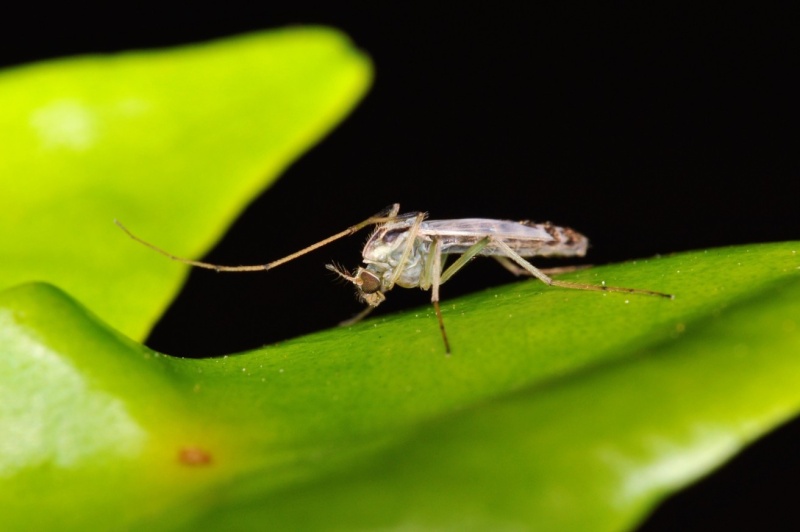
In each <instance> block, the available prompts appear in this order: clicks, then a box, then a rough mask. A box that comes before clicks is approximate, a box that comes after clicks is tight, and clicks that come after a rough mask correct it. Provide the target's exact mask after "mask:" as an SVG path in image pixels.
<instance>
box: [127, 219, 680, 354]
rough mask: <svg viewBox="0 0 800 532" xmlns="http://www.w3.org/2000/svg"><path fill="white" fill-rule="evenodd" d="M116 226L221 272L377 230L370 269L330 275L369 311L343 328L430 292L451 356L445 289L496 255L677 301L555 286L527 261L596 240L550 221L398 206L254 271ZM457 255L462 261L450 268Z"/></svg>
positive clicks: (517, 269)
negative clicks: (395, 299) (399, 291)
mask: <svg viewBox="0 0 800 532" xmlns="http://www.w3.org/2000/svg"><path fill="white" fill-rule="evenodd" d="M114 222H115V223H116V224H117V225H118V226H119V227H120V228H121V229H122V230H123V231H125V232H126V233H127V234H128V236H130V237H131V238H132V239H134V240H135V241H137V242H139V243H141V244H144V245H145V246H147V247H149V248H151V249H153V250H155V251H157V252H159V253H161V254H162V255H166V256H167V257H169V258H170V259H172V260H175V261H178V262H182V263H185V264H190V265H192V266H196V267H198V268H205V269H209V270H215V271H218V272H254V271H267V270H271V269H273V268H276V267H278V266H280V265H282V264H285V263H287V262H289V261H292V260H294V259H296V258H298V257H301V256H302V255H305V254H306V253H309V252H311V251H314V250H316V249H318V248H321V247H323V246H325V245H327V244H330V243H331V242H333V241H335V240H338V239H340V238H344V237H346V236H350V235H352V234H354V233H356V232H358V231H360V230H361V229H364V228H365V227H368V226H371V225H375V226H377V228H376V229H375V231H374V232H373V233H372V235H371V236H370V237H369V239H368V240H367V243H366V245H365V246H364V250H363V251H362V257H363V262H364V265H363V266H358V267H357V268H356V269H355V270H354V271H352V272H350V271H347V270H346V269H344V268H342V267H340V266H336V265H334V264H328V265H326V268H327V269H328V270H330V271H332V272H334V273H336V275H338V276H339V277H341V278H342V279H345V280H346V281H348V282H350V283H352V284H353V285H354V286H355V287H356V292H357V294H358V296H359V298H360V299H361V301H363V302H364V303H366V305H367V306H366V308H365V309H364V310H363V311H362V312H361V313H359V314H358V315H356V316H354V317H353V318H352V319H350V320H347V321H345V322H342V325H349V324H352V323H355V322H357V321H359V320H361V319H363V318H364V317H365V316H367V315H368V314H369V313H370V312H371V311H372V310H373V309H375V308H376V307H377V306H378V305H380V304H381V303H382V302H384V301H385V300H386V295H385V294H386V292H388V291H390V290H391V289H392V288H394V286H395V285H397V286H401V287H403V288H421V289H422V290H430V291H431V303H432V304H433V308H434V311H435V313H436V318H437V320H438V322H439V329H440V331H441V334H442V340H443V341H444V347H445V352H446V353H448V354H449V353H450V342H449V340H448V338H447V332H446V330H445V326H444V320H443V319H442V312H441V309H440V307H439V287H440V286H441V285H443V284H444V283H446V282H447V281H448V280H450V278H451V277H453V275H455V274H456V273H458V272H459V271H460V270H461V269H462V268H463V267H464V266H466V265H467V263H468V262H470V261H471V260H472V259H473V258H475V257H476V256H478V255H482V256H490V257H492V258H494V259H495V260H497V261H498V262H499V263H500V264H501V265H502V266H503V267H505V268H506V269H507V270H509V271H511V272H512V273H513V274H515V275H530V276H533V277H536V278H537V279H539V280H540V281H542V282H544V283H545V284H547V285H550V286H558V287H562V288H572V289H578V290H595V291H600V292H625V293H629V294H640V295H647V296H659V297H665V298H669V299H672V298H673V296H672V295H670V294H665V293H662V292H654V291H651V290H640V289H637V288H622V287H618V286H606V285H605V284H603V285H593V284H585V283H575V282H570V281H560V280H557V279H553V278H552V277H550V276H549V275H547V273H545V271H543V270H540V269H539V268H536V267H535V266H533V265H532V264H531V263H530V262H528V261H527V260H526V259H525V257H538V256H541V257H555V256H559V257H582V256H584V255H585V254H586V248H587V247H588V244H589V241H588V239H587V238H586V237H585V236H583V235H582V234H580V233H578V232H577V231H574V230H572V229H570V228H568V227H559V226H556V225H553V224H551V223H549V222H548V223H533V222H530V221H521V222H512V221H506V220H493V219H486V218H462V219H456V220H428V219H427V214H426V213H423V212H409V213H405V214H400V205H399V204H398V203H395V204H394V205H391V206H389V207H387V208H386V209H384V210H383V211H381V212H379V213H378V214H376V215H374V216H371V217H369V218H367V219H366V220H364V221H363V222H360V223H358V224H356V225H353V226H350V227H348V228H347V229H345V230H344V231H341V232H339V233H336V234H335V235H332V236H329V237H328V238H326V239H324V240H320V241H319V242H317V243H315V244H312V245H310V246H308V247H305V248H303V249H301V250H300V251H297V252H295V253H292V254H291V255H287V256H285V257H283V258H281V259H278V260H276V261H273V262H270V263H268V264H257V265H251V266H222V265H218V264H210V263H207V262H200V261H196V260H189V259H184V258H181V257H177V256H175V255H172V254H171V253H168V252H167V251H164V250H163V249H161V248H158V247H156V246H154V245H153V244H151V243H149V242H146V241H145V240H142V239H141V238H139V237H138V236H136V235H134V234H133V233H132V232H131V231H129V230H128V229H127V228H126V227H125V226H123V225H122V224H121V223H120V222H119V221H117V220H114ZM450 255H459V257H458V258H457V259H456V260H455V261H453V263H452V264H450V265H449V266H447V267H445V266H446V262H447V259H448V258H449V256H450Z"/></svg>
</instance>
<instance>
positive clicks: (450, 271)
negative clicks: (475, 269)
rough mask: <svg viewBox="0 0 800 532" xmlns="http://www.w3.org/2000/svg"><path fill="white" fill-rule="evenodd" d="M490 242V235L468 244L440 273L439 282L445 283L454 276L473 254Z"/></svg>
mask: <svg viewBox="0 0 800 532" xmlns="http://www.w3.org/2000/svg"><path fill="white" fill-rule="evenodd" d="M490 242H491V237H489V236H485V237H483V238H481V239H480V240H478V241H477V242H476V243H474V244H473V245H472V246H470V247H469V248H468V249H467V250H466V251H465V252H464V253H462V254H461V256H460V257H458V259H456V261H455V262H453V264H451V265H450V267H449V268H447V270H446V271H445V272H444V273H443V274H442V277H441V284H444V283H446V282H447V281H448V280H449V279H450V278H451V277H452V276H454V275H455V274H456V273H458V271H459V270H460V269H461V268H463V267H464V266H466V265H467V263H468V262H469V261H471V260H472V259H473V258H474V257H475V255H477V254H478V253H480V252H481V251H483V249H484V248H485V247H486V246H488V245H489V243H490Z"/></svg>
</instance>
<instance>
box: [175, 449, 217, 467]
mask: <svg viewBox="0 0 800 532" xmlns="http://www.w3.org/2000/svg"><path fill="white" fill-rule="evenodd" d="M178 461H180V463H182V464H185V465H189V466H204V465H208V464H210V463H211V453H209V452H208V451H206V450H204V449H201V448H200V447H183V448H182V449H181V450H180V451H179V452H178Z"/></svg>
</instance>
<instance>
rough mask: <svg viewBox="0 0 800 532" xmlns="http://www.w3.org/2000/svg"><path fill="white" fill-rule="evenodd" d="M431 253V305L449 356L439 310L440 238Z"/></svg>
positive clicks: (440, 310) (448, 345)
mask: <svg viewBox="0 0 800 532" xmlns="http://www.w3.org/2000/svg"><path fill="white" fill-rule="evenodd" d="M431 253H433V261H432V269H431V303H433V310H434V311H435V312H436V319H438V320H439V330H440V331H442V340H444V352H445V353H447V354H448V355H449V354H450V342H448V341H447V332H446V331H445V330H444V320H443V319H442V309H440V308H439V285H441V284H442V283H441V278H440V277H441V272H442V242H441V241H440V240H439V239H438V238H434V239H433V245H432V246H431Z"/></svg>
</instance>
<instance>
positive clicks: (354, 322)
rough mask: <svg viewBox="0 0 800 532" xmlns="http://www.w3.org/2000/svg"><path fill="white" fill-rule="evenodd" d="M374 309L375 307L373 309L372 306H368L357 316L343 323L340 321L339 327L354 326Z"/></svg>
mask: <svg viewBox="0 0 800 532" xmlns="http://www.w3.org/2000/svg"><path fill="white" fill-rule="evenodd" d="M375 308H377V307H373V306H369V305H368V306H367V307H366V308H365V309H364V310H362V311H361V312H359V313H358V314H356V315H355V316H353V317H352V318H349V319H346V320H344V321H340V322H339V325H340V326H342V327H347V326H348V325H354V324H356V323H358V322H359V321H361V320H363V319H364V318H366V317H367V316H369V314H370V313H371V312H372V311H373V310H375Z"/></svg>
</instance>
